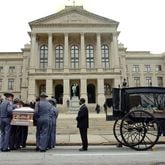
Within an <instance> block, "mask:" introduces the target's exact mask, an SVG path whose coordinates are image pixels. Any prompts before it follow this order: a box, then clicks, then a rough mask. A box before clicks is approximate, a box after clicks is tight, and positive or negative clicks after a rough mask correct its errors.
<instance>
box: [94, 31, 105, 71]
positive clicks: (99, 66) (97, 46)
mask: <svg viewBox="0 0 165 165" xmlns="http://www.w3.org/2000/svg"><path fill="white" fill-rule="evenodd" d="M96 38H97V44H96V48H97V52H96V54H97V58H96V68H97V70H98V71H99V72H100V71H103V69H102V62H101V36H100V33H97V37H96Z"/></svg>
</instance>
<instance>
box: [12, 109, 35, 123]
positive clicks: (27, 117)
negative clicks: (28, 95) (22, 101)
mask: <svg viewBox="0 0 165 165" xmlns="http://www.w3.org/2000/svg"><path fill="white" fill-rule="evenodd" d="M33 115H34V109H32V108H30V107H21V108H16V109H14V110H13V117H12V121H11V125H19V126H33Z"/></svg>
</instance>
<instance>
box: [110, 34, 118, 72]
mask: <svg viewBox="0 0 165 165" xmlns="http://www.w3.org/2000/svg"><path fill="white" fill-rule="evenodd" d="M117 35H118V34H117V32H116V33H113V34H112V36H113V41H112V44H113V45H112V46H113V58H114V68H115V70H116V71H117V72H118V71H119V54H118V42H117Z"/></svg>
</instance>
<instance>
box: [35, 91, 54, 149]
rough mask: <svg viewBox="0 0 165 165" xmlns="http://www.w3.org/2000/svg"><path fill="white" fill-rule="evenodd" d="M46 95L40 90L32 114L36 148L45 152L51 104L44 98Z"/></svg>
mask: <svg viewBox="0 0 165 165" xmlns="http://www.w3.org/2000/svg"><path fill="white" fill-rule="evenodd" d="M47 97H48V96H47V95H46V94H45V93H44V92H42V93H41V95H40V101H38V102H37V103H36V105H35V113H34V116H35V118H36V120H37V133H36V143H37V144H36V145H37V146H36V150H39V151H40V152H45V151H46V149H47V147H48V140H49V125H50V124H49V123H50V110H51V108H52V105H51V104H50V103H49V102H48V100H46V98H47Z"/></svg>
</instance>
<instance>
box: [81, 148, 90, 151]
mask: <svg viewBox="0 0 165 165" xmlns="http://www.w3.org/2000/svg"><path fill="white" fill-rule="evenodd" d="M87 150H88V149H87V148H80V149H79V151H87Z"/></svg>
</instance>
